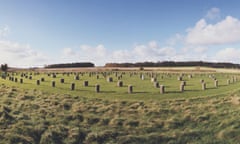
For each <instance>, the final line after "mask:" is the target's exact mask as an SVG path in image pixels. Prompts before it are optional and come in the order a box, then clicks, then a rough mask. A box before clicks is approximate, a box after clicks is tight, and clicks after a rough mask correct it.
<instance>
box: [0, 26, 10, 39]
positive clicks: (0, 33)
mask: <svg viewBox="0 0 240 144" xmlns="http://www.w3.org/2000/svg"><path fill="white" fill-rule="evenodd" d="M9 31H10V28H9V26H8V25H4V26H3V27H0V38H5V37H6V36H7V35H8V33H9Z"/></svg>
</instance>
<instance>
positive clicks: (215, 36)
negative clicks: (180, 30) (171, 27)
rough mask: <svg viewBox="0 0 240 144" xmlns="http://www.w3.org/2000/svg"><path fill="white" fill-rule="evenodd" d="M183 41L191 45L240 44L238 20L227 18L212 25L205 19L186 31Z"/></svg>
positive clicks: (239, 23) (239, 21)
mask: <svg viewBox="0 0 240 144" xmlns="http://www.w3.org/2000/svg"><path fill="white" fill-rule="evenodd" d="M187 32H188V33H187V36H186V38H185V41H186V43H187V44H193V45H214V44H228V43H235V42H240V20H238V19H237V18H234V17H231V16H227V17H226V18H225V19H224V20H222V21H220V22H218V23H216V24H214V25H212V24H207V22H206V20H205V19H201V20H199V21H198V22H197V23H196V25H195V26H194V27H193V28H191V29H188V30H187Z"/></svg>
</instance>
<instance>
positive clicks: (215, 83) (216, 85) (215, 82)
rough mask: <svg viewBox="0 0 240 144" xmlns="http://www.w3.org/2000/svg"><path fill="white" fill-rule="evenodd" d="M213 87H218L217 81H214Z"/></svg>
mask: <svg viewBox="0 0 240 144" xmlns="http://www.w3.org/2000/svg"><path fill="white" fill-rule="evenodd" d="M214 85H215V87H216V88H217V87H218V80H215V81H214Z"/></svg>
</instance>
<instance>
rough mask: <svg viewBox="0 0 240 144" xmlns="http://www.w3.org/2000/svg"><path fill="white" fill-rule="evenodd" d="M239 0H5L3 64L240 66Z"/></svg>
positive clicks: (1, 10)
mask: <svg viewBox="0 0 240 144" xmlns="http://www.w3.org/2000/svg"><path fill="white" fill-rule="evenodd" d="M239 6H240V2H238V0H228V1H226V0H0V51H1V52H0V63H8V64H9V65H10V66H19V67H29V66H43V65H45V64H52V63H67V62H86V61H90V62H93V63H95V64H96V65H104V64H105V63H107V62H144V61H152V62H157V61H165V60H174V61H188V60H195V61H199V60H204V61H214V62H234V63H240V60H239V58H238V56H239V55H240V15H239V14H240V11H239Z"/></svg>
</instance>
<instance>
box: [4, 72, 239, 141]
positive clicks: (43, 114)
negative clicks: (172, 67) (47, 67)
mask: <svg viewBox="0 0 240 144" xmlns="http://www.w3.org/2000/svg"><path fill="white" fill-rule="evenodd" d="M161 75H164V78H163V79H161ZM178 75H179V74H171V77H170V76H167V74H162V73H160V75H159V76H158V80H159V82H160V83H163V84H164V85H165V86H166V91H167V93H166V94H160V93H159V89H157V88H154V87H153V84H152V83H151V81H150V77H145V78H146V79H145V80H143V81H142V80H141V79H140V78H139V75H133V76H132V77H130V76H129V73H126V74H125V75H123V79H122V81H123V83H124V86H125V87H122V88H119V87H117V86H116V85H117V80H116V78H115V76H114V74H113V75H112V76H113V78H114V82H113V83H109V82H107V81H106V79H104V78H103V77H100V79H99V80H96V79H95V76H92V77H89V76H88V74H87V73H86V74H85V75H84V76H82V77H81V76H80V81H75V80H74V79H73V76H69V77H68V76H64V77H65V81H66V84H59V79H60V77H63V76H62V75H61V74H59V75H58V76H57V78H55V79H54V80H56V82H57V83H56V87H55V88H52V87H51V84H50V82H51V81H52V80H53V78H51V77H48V76H47V75H36V76H33V80H26V79H25V80H24V84H20V83H19V82H18V83H15V82H12V81H9V80H2V79H1V80H0V83H1V84H0V139H1V141H0V143H2V144H5V143H10V144H15V143H24V144H28V143H29V144H61V143H64V144H65V143H66V144H79V143H84V144H88V143H99V144H100V143H104V144H105V143H119V144H128V143H147V144H148V143H150V144H155V143H169V144H170V143H218V144H219V143H224V144H225V143H238V142H239V141H240V137H239V133H240V130H239V127H240V107H239V106H240V90H239V86H240V85H239V82H236V83H231V84H230V85H226V83H227V79H229V78H231V77H232V76H233V74H221V73H215V74H214V75H215V76H216V78H217V79H218V81H219V85H220V86H219V87H218V88H214V83H213V80H212V79H210V78H209V74H195V75H194V76H193V78H192V79H188V77H187V75H186V76H184V80H186V82H187V86H186V91H184V92H182V93H180V92H179V84H180V81H178V80H177V77H178ZM235 76H236V77H238V75H235ZM17 77H20V75H18V76H17ZM41 77H44V78H45V80H46V81H45V82H43V83H41V85H40V86H37V85H36V83H35V82H36V80H37V79H40V78H41ZM200 79H204V80H205V81H206V83H207V90H205V91H202V90H201V84H200ZM84 80H88V81H89V84H90V86H89V87H83V81H84ZM72 82H75V83H76V88H77V89H76V90H75V91H70V90H69V89H70V83H72ZM96 83H98V84H100V85H101V92H100V93H96V92H95V91H94V85H95V84H96ZM128 84H132V85H133V86H134V90H133V91H134V93H133V94H128V93H127V87H126V85H128Z"/></svg>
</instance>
